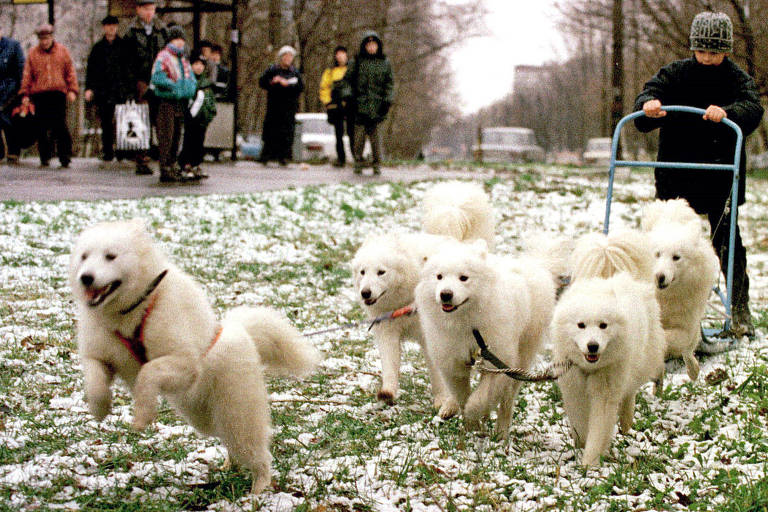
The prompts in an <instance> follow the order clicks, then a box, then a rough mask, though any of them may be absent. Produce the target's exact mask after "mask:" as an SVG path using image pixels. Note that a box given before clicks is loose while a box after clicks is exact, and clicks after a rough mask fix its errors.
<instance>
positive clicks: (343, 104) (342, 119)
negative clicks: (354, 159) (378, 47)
mask: <svg viewBox="0 0 768 512" xmlns="http://www.w3.org/2000/svg"><path fill="white" fill-rule="evenodd" d="M347 60H348V58H347V49H346V48H345V47H343V46H337V47H336V49H335V50H334V51H333V67H331V68H326V70H325V71H323V76H322V77H321V78H320V88H319V96H320V101H321V102H322V103H323V105H325V111H326V113H327V114H328V122H329V123H330V124H332V125H333V128H334V131H335V132H336V161H335V162H333V165H334V166H336V167H344V165H345V164H346V161H347V155H346V152H345V151H344V132H345V129H344V128H345V125H346V132H347V136H348V137H349V143H350V146H352V145H353V144H354V139H355V124H354V114H353V112H352V109H351V108H350V104H349V102H348V101H346V100H344V99H343V98H342V87H343V83H344V80H343V79H344V75H345V74H346V72H347Z"/></svg>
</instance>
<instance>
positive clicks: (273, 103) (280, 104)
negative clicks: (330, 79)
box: [259, 64, 304, 160]
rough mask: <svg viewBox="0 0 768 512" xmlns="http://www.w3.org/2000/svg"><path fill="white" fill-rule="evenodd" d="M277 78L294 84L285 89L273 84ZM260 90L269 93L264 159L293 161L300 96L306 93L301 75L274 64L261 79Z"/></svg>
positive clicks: (265, 124)
mask: <svg viewBox="0 0 768 512" xmlns="http://www.w3.org/2000/svg"><path fill="white" fill-rule="evenodd" d="M276 75H280V76H282V77H283V78H285V79H287V80H289V81H291V85H289V86H287V87H283V86H282V85H280V84H272V83H271V82H272V79H273V78H274V77H275V76H276ZM259 87H261V88H262V89H266V91H267V113H266V115H265V116H264V128H263V130H262V133H261V138H262V140H263V141H264V146H263V148H262V152H261V158H262V159H264V160H267V159H290V157H291V148H292V145H293V135H294V129H295V127H296V112H297V110H298V109H299V94H301V91H303V90H304V82H303V81H302V79H301V75H300V74H299V72H298V70H297V69H296V68H294V67H293V66H291V67H289V68H287V69H286V68H283V67H281V66H279V65H277V64H272V65H271V66H269V68H267V70H266V71H265V72H264V73H263V74H262V75H261V77H260V78H259Z"/></svg>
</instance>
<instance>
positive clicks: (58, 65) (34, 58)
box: [19, 23, 78, 168]
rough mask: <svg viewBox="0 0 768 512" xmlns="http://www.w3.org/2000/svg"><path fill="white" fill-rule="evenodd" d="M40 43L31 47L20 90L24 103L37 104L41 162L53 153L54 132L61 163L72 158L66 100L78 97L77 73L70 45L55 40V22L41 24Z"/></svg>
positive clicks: (38, 34) (36, 112)
mask: <svg viewBox="0 0 768 512" xmlns="http://www.w3.org/2000/svg"><path fill="white" fill-rule="evenodd" d="M35 34H37V38H38V41H39V43H38V45H37V46H35V47H34V48H32V50H30V52H29V56H28V57H27V62H26V64H25V65H24V75H23V77H22V80H21V88H20V89H19V94H21V96H22V100H21V101H22V104H24V105H29V103H30V101H31V102H32V103H33V104H34V105H35V114H36V116H37V120H38V137H37V149H38V152H39V153H40V166H41V167H48V165H49V161H50V160H51V156H52V149H53V148H52V140H51V138H50V137H49V134H48V132H51V134H52V135H53V139H55V141H56V154H57V156H58V157H59V162H60V163H61V167H63V168H67V167H69V163H70V161H71V160H72V137H71V136H70V135H69V128H68V127H67V102H69V103H73V102H74V101H75V100H76V99H77V93H78V88H77V75H76V74H75V66H74V64H73V63H72V58H71V57H70V56H69V51H68V50H67V48H66V47H65V46H64V45H63V44H61V43H58V42H56V41H54V40H53V26H51V25H49V24H47V23H46V24H43V25H40V26H39V27H38V28H37V30H35Z"/></svg>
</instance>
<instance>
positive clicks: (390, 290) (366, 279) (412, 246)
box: [351, 233, 450, 407]
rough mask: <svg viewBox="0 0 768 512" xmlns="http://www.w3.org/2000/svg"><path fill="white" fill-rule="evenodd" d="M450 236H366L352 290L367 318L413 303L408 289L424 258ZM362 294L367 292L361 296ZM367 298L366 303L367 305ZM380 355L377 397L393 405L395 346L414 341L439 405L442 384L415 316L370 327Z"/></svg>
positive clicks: (397, 349)
mask: <svg viewBox="0 0 768 512" xmlns="http://www.w3.org/2000/svg"><path fill="white" fill-rule="evenodd" d="M449 240H450V239H448V238H446V237H442V236H437V235H428V234H425V233H414V234H408V233H388V234H384V235H372V236H369V237H368V238H367V239H366V240H365V242H363V245H361V246H360V248H359V249H358V250H357V253H356V254H355V257H354V258H353V259H352V263H351V266H352V273H353V276H354V284H355V294H356V295H357V299H358V300H359V301H360V304H361V305H362V306H363V308H364V309H365V310H366V312H367V314H368V318H375V317H377V316H380V315H383V314H385V313H388V312H390V311H394V310H396V309H399V308H402V307H404V306H408V305H409V304H412V303H413V290H414V288H416V284H417V283H418V282H419V273H420V272H421V268H422V266H423V265H424V262H425V261H426V260H427V258H428V257H429V256H430V255H431V254H433V253H434V252H435V251H437V249H438V248H439V247H440V245H442V244H444V243H446V241H449ZM363 295H365V296H367V297H368V298H367V299H366V298H365V297H364V296H363ZM366 301H367V302H368V303H366ZM373 335H374V339H375V340H376V344H377V346H378V349H379V354H380V355H381V380H382V383H381V388H380V390H379V392H378V398H379V400H382V401H384V402H386V403H390V404H391V403H393V402H394V401H395V399H396V398H397V394H398V392H399V389H400V384H399V377H400V344H401V342H402V341H405V340H412V341H416V342H417V343H419V345H420V346H421V348H422V353H423V354H424V357H425V359H426V363H427V368H428V370H429V376H430V382H431V384H432V394H433V397H434V400H435V407H440V404H441V401H440V400H441V398H440V397H441V396H442V387H441V385H440V384H441V381H440V379H439V378H437V373H436V372H437V370H436V369H435V365H434V363H433V362H432V360H431V359H430V357H429V354H427V353H426V352H425V351H424V350H423V348H424V337H423V336H422V334H421V328H420V327H419V321H418V319H417V318H416V317H415V316H407V317H401V318H398V319H396V320H393V321H389V322H381V323H379V324H378V325H376V326H374V327H373Z"/></svg>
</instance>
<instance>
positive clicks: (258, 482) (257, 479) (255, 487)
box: [251, 473, 272, 494]
mask: <svg viewBox="0 0 768 512" xmlns="http://www.w3.org/2000/svg"><path fill="white" fill-rule="evenodd" d="M271 483H272V477H271V476H270V475H269V473H267V474H264V475H258V476H257V475H255V474H254V475H253V484H251V494H260V493H261V492H262V491H263V490H264V489H266V488H267V486H268V485H270V484H271Z"/></svg>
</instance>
